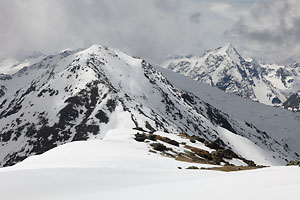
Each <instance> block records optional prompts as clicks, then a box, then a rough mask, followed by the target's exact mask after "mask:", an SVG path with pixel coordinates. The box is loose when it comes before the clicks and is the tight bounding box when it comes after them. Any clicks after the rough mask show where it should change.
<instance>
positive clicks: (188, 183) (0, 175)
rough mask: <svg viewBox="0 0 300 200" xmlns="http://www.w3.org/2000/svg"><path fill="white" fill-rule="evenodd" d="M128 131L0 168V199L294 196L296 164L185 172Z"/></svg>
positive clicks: (299, 181)
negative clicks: (247, 169) (132, 138)
mask: <svg viewBox="0 0 300 200" xmlns="http://www.w3.org/2000/svg"><path fill="white" fill-rule="evenodd" d="M128 131H129V132H130V130H127V131H126V129H115V130H112V131H109V132H108V133H107V135H106V137H105V138H104V139H103V140H90V141H79V142H72V143H69V144H65V145H62V146H60V147H57V148H54V149H52V150H50V151H48V152H46V153H44V154H42V155H38V156H32V157H29V158H27V159H26V160H25V161H23V162H21V163H19V164H17V165H15V166H13V167H7V168H2V169H0V180H1V181H0V191H1V198H3V199H24V200H27V199H28V200H40V199H45V200H47V199H49V200H50V199H51V200H59V199H63V200H68V199H72V200H79V199H80V200H81V199H90V200H93V199H99V198H104V199H108V200H111V199H123V198H130V199H153V198H157V199H174V200H176V199H196V198H199V197H201V198H204V199H213V200H214V199H233V200H238V199H241V198H242V199H249V200H250V199H270V200H271V199H272V200H276V199H278V200H279V199H280V200H281V199H286V198H289V199H290V198H291V199H297V197H298V188H299V187H300V168H299V167H270V168H264V169H258V170H250V171H240V172H217V171H208V170H188V169H186V167H187V166H189V165H190V163H184V162H179V161H175V160H172V159H170V158H167V157H161V156H158V155H156V154H153V153H149V152H148V151H146V150H147V148H146V147H145V144H141V143H136V142H135V143H133V140H131V139H130V138H129V137H128V136H129V135H128ZM197 166H198V167H201V166H203V167H208V166H207V165H203V164H202V165H200V164H198V165H197ZM178 167H182V169H179V168H178ZM29 180H30V181H29ZM216 190H217V191H218V192H216ZM16 191H17V192H16ZM253 191H255V192H253Z"/></svg>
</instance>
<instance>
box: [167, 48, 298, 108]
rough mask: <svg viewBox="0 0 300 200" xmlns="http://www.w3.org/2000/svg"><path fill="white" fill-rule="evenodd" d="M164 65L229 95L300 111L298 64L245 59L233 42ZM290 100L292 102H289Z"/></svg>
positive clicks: (175, 57) (174, 58) (168, 61)
mask: <svg viewBox="0 0 300 200" xmlns="http://www.w3.org/2000/svg"><path fill="white" fill-rule="evenodd" d="M162 67H164V68H167V69H169V70H172V71H174V72H177V73H180V74H182V75H185V76H188V77H191V78H192V79H194V80H196V81H199V82H202V83H207V84H209V85H211V86H214V87H217V88H219V89H221V90H223V91H225V92H227V93H229V94H235V95H238V96H240V97H243V98H247V99H251V100H253V101H257V102H259V103H263V104H266V105H272V106H282V107H284V108H286V109H290V110H295V111H298V110H300V106H299V104H297V103H295V102H298V101H299V97H298V96H297V95H296V94H297V92H299V91H300V64H299V63H294V64H291V65H286V66H282V65H277V64H265V63H263V62H259V61H256V60H254V59H249V58H248V59H245V58H243V57H242V56H241V55H240V54H239V53H238V52H237V50H236V49H235V48H234V46H233V45H231V44H227V45H225V46H224V47H220V48H217V49H215V50H212V51H207V52H206V53H204V55H203V56H200V57H198V56H192V55H188V56H173V57H169V58H167V60H166V61H165V62H164V63H163V64H162ZM296 96H297V97H296ZM289 97H292V99H290V98H289ZM295 98H298V100H295ZM286 101H287V102H286ZM290 101H293V102H292V103H289V102H290Z"/></svg>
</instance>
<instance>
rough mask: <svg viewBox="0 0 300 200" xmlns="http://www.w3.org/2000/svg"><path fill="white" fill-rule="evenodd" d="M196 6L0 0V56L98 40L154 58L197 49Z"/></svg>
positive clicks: (170, 1) (123, 0)
mask: <svg viewBox="0 0 300 200" xmlns="http://www.w3.org/2000/svg"><path fill="white" fill-rule="evenodd" d="M191 2H192V1H191ZM193 5H194V4H193ZM193 5H190V3H186V2H185V1H181V0H164V1H161V0H147V1H141V0H113V1H111V0H101V1H97V0H51V1H47V0H26V1H22V0H12V1H2V0H0V26H1V29H0V44H1V48H0V59H1V58H3V57H7V56H9V55H12V54H15V53H17V52H19V51H32V50H39V51H44V52H46V53H48V52H53V51H55V50H59V49H65V48H72V49H76V48H81V47H87V46H89V45H92V44H94V43H98V44H103V45H107V46H111V47H117V48H120V49H122V50H125V51H128V53H130V54H133V55H137V56H141V57H144V58H147V59H150V60H153V61H156V62H159V61H161V60H162V59H163V58H164V56H166V55H167V54H174V53H184V52H195V51H199V49H200V48H201V43H200V42H199V39H197V37H199V35H201V32H203V31H201V28H200V26H199V24H200V22H201V20H200V18H201V11H199V9H198V8H197V7H194V6H193ZM200 8H201V7H200ZM191 30H199V31H196V32H193V31H191Z"/></svg>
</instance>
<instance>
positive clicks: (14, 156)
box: [0, 45, 300, 166]
mask: <svg viewBox="0 0 300 200" xmlns="http://www.w3.org/2000/svg"><path fill="white" fill-rule="evenodd" d="M165 73H166V75H168V72H165ZM170 73H171V72H170ZM173 74H174V73H173ZM2 76H3V78H1V80H0V85H1V86H4V87H5V89H4V90H3V91H4V92H3V93H2V96H1V98H0V101H1V104H0V122H1V123H0V163H1V166H8V165H13V164H15V163H17V162H20V161H22V160H24V159H25V158H27V157H28V156H30V155H36V154H41V153H44V152H46V151H48V150H50V149H52V148H54V147H56V146H59V145H62V144H65V143H68V142H72V141H78V140H89V139H101V138H105V135H106V134H107V133H108V132H109V131H110V130H113V129H120V128H122V129H125V130H133V129H134V130H135V133H139V134H140V135H142V136H140V135H138V136H137V137H152V136H153V133H155V132H163V133H168V134H175V135H176V134H179V133H184V134H187V135H195V136H199V137H201V141H202V143H203V144H204V143H205V141H206V145H208V144H209V143H210V142H213V144H214V145H216V144H217V145H218V146H220V147H222V149H224V151H225V150H226V149H228V150H230V151H231V152H234V154H233V155H235V156H234V157H232V156H231V158H240V159H242V160H244V161H246V162H248V161H254V162H255V163H256V164H260V165H278V164H284V163H286V162H287V161H289V160H293V159H299V154H300V145H299V143H300V141H299V131H298V128H299V116H298V115H296V114H295V115H292V113H290V112H288V111H287V112H278V111H279V110H277V109H275V108H271V109H274V110H273V112H267V111H266V112H265V113H264V112H263V113H262V114H261V116H258V115H255V114H253V115H254V116H256V117H257V118H259V117H262V118H265V121H266V123H267V127H265V126H261V124H259V123H260V122H261V120H260V121H259V122H256V121H251V120H244V119H243V118H240V117H239V116H237V115H235V114H231V113H230V112H229V111H228V110H227V109H225V108H224V109H223V108H221V107H219V108H218V104H216V103H215V102H214V101H213V100H209V99H206V98H204V97H203V98H202V97H200V96H199V95H195V94H193V93H191V91H192V89H190V88H188V89H186V90H183V89H179V88H180V87H178V86H174V85H173V82H176V81H179V80H180V79H181V78H184V77H178V78H176V80H175V79H174V80H173V79H172V75H170V74H169V75H168V76H170V78H168V79H166V78H165V76H164V75H163V74H162V73H160V72H158V71H157V69H155V68H154V67H153V66H151V64H149V63H147V62H146V61H144V60H142V59H138V58H134V57H132V56H129V55H127V54H125V53H123V52H121V51H119V50H116V49H110V48H107V47H104V46H100V45H93V46H92V47H90V48H88V49H85V50H82V51H74V52H73V51H65V52H62V53H59V54H56V55H50V56H46V57H45V58H43V59H42V60H41V61H39V62H36V63H34V64H33V65H30V66H28V67H24V68H22V69H21V70H20V71H18V72H17V73H14V74H6V75H2ZM187 82H188V81H187ZM190 86H191V87H197V83H196V82H192V83H191V84H190ZM210 91H213V92H214V95H216V96H218V97H219V100H220V101H226V98H227V96H225V97H224V95H223V92H222V91H219V90H214V88H211V87H208V88H206V89H205V91H203V94H208V93H210ZM193 92H194V91H193ZM232 101H234V102H235V104H236V106H239V105H242V104H243V102H244V101H247V100H244V99H241V98H236V97H234V98H233V99H232ZM247 102H248V101H247ZM251 103H253V102H251ZM253 105H254V104H253ZM253 105H252V104H251V107H250V108H248V107H247V106H246V108H247V109H248V110H247V112H251V109H252V110H255V109H256V108H257V109H259V110H261V111H263V110H264V109H267V108H266V107H267V106H263V108H261V107H259V106H261V105H259V104H257V105H258V106H256V105H254V106H253ZM274 112H276V115H274V116H273V115H272V116H269V114H270V113H274ZM244 114H245V115H246V114H247V113H246V112H245V113H244ZM279 119H280V120H281V121H282V122H281V124H280V126H282V128H284V129H285V130H287V132H286V133H285V134H284V135H283V134H282V133H279V132H278V131H280V130H281V129H276V126H278V124H276V123H277V120H279ZM282 119H285V120H282ZM272 123H273V124H272ZM272 126H274V127H275V128H273V127H272ZM146 133H147V134H152V136H144V135H143V134H146ZM132 137H133V136H132ZM155 137H156V136H155ZM161 137H162V136H157V138H161ZM161 140H168V139H161ZM168 141H169V140H168ZM132 142H136V141H135V140H134V138H132ZM176 144H177V143H176ZM153 145H154V146H155V144H153ZM183 146H184V145H183ZM160 147H161V146H159V145H158V148H160ZM184 147H185V148H190V150H191V147H186V146H184ZM166 150H167V149H166ZM170 151H171V150H170ZM172 153H173V154H174V151H173V150H172V151H171V152H170V153H169V154H166V155H168V156H170V155H172ZM207 156H208V155H207ZM208 157H210V158H211V155H210V156H208ZM247 160H248V161H247ZM222 162H224V161H222Z"/></svg>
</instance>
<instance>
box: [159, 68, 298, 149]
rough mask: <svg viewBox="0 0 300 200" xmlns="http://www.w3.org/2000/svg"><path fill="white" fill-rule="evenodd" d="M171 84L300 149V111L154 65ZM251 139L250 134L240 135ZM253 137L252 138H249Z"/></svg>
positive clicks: (286, 146)
mask: <svg viewBox="0 0 300 200" xmlns="http://www.w3.org/2000/svg"><path fill="white" fill-rule="evenodd" d="M156 69H157V70H158V71H160V72H161V73H162V74H163V75H164V76H165V77H166V78H167V79H169V80H172V84H174V86H175V87H178V88H180V89H182V90H186V91H190V92H192V93H193V94H195V95H196V96H198V97H199V98H200V99H202V100H203V101H205V102H210V104H211V105H212V106H214V107H215V108H217V109H220V110H222V111H224V112H225V113H228V114H229V115H230V116H232V117H234V118H236V119H240V120H241V121H245V122H247V123H250V124H252V125H254V126H255V127H257V128H258V129H259V130H261V131H264V132H266V133H268V135H269V136H270V137H272V138H274V139H275V140H276V141H277V142H279V143H285V144H284V146H285V148H290V149H294V150H295V151H299V150H300V141H299V138H300V113H294V112H291V111H288V110H285V109H280V108H274V107H270V106H265V105H263V104H260V103H256V102H253V101H250V100H245V99H244V98H241V97H238V96H235V95H229V94H226V93H225V92H223V91H220V90H218V89H217V88H212V87H211V86H209V85H207V84H203V83H199V82H196V81H193V80H191V79H190V78H188V77H184V76H182V75H180V74H177V73H175V72H172V71H170V70H167V69H164V68H160V67H157V68H156ZM243 136H244V137H246V138H249V139H250V140H252V139H253V138H252V136H249V135H247V134H246V133H245V134H244V135H243ZM251 138H252V139H251Z"/></svg>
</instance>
